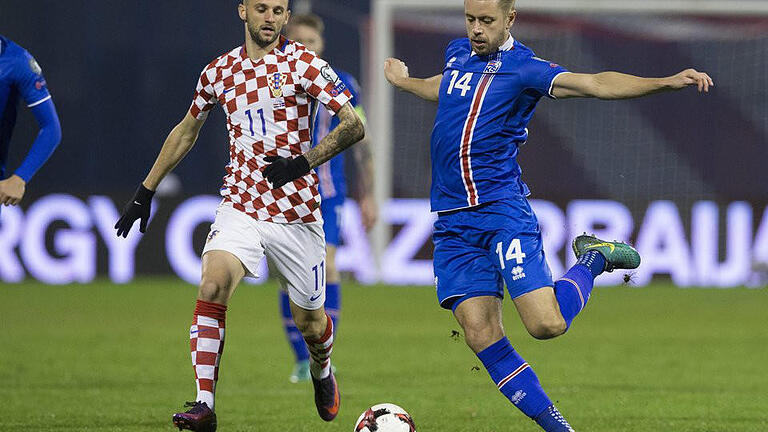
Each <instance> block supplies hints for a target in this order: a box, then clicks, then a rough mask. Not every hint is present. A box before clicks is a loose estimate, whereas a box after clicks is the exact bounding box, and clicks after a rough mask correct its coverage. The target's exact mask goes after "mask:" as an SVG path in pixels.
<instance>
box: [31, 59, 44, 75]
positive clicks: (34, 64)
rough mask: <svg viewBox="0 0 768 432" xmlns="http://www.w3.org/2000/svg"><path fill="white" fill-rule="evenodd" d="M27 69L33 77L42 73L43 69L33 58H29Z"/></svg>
mask: <svg viewBox="0 0 768 432" xmlns="http://www.w3.org/2000/svg"><path fill="white" fill-rule="evenodd" d="M29 69H30V70H32V73H34V74H35V75H40V74H41V73H43V68H41V67H40V64H39V63H37V60H35V58H34V57H30V58H29Z"/></svg>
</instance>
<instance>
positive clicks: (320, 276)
mask: <svg viewBox="0 0 768 432" xmlns="http://www.w3.org/2000/svg"><path fill="white" fill-rule="evenodd" d="M312 271H313V272H314V273H315V292H317V291H320V289H321V288H324V287H325V261H321V262H320V264H318V265H316V266H314V267H312Z"/></svg>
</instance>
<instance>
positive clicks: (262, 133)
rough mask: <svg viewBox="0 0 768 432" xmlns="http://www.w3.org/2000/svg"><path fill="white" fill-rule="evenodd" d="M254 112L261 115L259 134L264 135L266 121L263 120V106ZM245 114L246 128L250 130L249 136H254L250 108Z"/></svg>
mask: <svg viewBox="0 0 768 432" xmlns="http://www.w3.org/2000/svg"><path fill="white" fill-rule="evenodd" d="M256 113H257V114H259V117H261V136H264V135H266V134H267V122H266V121H265V120H264V108H259V109H258V110H257V111H256ZM245 114H246V115H247V116H248V125H249V126H248V128H249V129H250V131H251V136H255V135H256V133H255V132H254V131H253V115H251V110H250V109H249V110H248V111H246V112H245Z"/></svg>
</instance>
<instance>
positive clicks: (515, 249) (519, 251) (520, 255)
mask: <svg viewBox="0 0 768 432" xmlns="http://www.w3.org/2000/svg"><path fill="white" fill-rule="evenodd" d="M496 254H498V255H499V264H501V269H502V270H504V269H506V268H507V265H506V261H512V260H515V264H517V265H521V264H523V259H524V258H525V253H524V252H523V247H522V246H521V245H520V239H512V241H511V242H509V247H507V252H506V253H504V242H498V243H497V244H496Z"/></svg>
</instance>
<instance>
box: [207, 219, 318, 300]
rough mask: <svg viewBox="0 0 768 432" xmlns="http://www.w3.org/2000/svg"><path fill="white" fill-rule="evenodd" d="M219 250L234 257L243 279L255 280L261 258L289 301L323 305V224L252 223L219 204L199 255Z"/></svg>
mask: <svg viewBox="0 0 768 432" xmlns="http://www.w3.org/2000/svg"><path fill="white" fill-rule="evenodd" d="M212 250H222V251H226V252H229V253H231V254H232V255H234V256H236V257H237V258H238V259H239V260H240V262H242V263H243V266H244V267H245V269H246V272H247V274H246V276H253V277H258V276H259V275H258V274H257V271H258V269H259V264H260V263H261V260H262V258H264V256H266V257H267V260H268V261H269V262H270V264H272V266H273V267H274V268H275V270H277V272H278V273H279V279H280V283H281V285H282V287H283V289H285V290H287V291H288V295H289V297H290V299H291V301H292V302H294V303H295V304H296V305H297V306H299V307H302V308H304V309H307V310H317V309H320V308H321V307H322V306H323V303H325V235H324V234H323V223H322V222H314V223H307V224H302V223H298V224H279V223H273V222H264V221H259V220H256V219H254V218H252V217H250V216H248V215H247V214H245V213H243V212H241V211H239V210H235V209H234V208H232V207H231V206H229V205H226V204H222V205H220V206H219V207H218V209H216V219H215V220H214V222H213V225H211V231H210V232H209V233H208V240H207V241H206V243H205V248H204V249H203V255H205V253H206V252H208V251H212Z"/></svg>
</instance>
